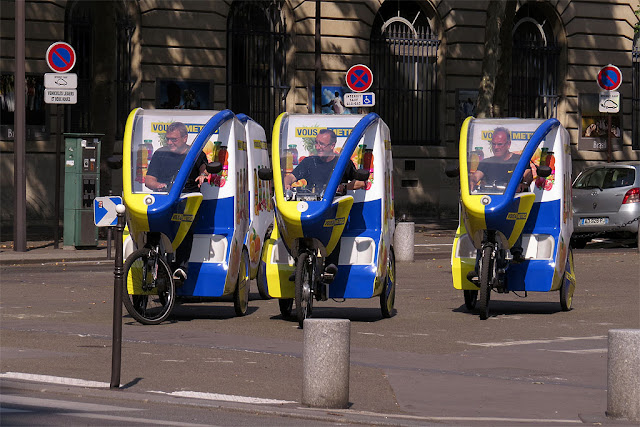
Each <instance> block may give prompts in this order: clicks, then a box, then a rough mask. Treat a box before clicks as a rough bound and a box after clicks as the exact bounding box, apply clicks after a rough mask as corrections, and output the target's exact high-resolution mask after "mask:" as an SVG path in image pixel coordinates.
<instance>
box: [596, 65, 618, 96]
mask: <svg viewBox="0 0 640 427" xmlns="http://www.w3.org/2000/svg"><path fill="white" fill-rule="evenodd" d="M597 82H598V85H599V86H600V87H601V88H602V89H604V90H616V89H618V88H619V87H620V85H621V84H622V71H620V68H618V67H616V66H615V65H611V64H609V65H607V66H605V67H602V69H601V70H600V72H599V73H598V78H597Z"/></svg>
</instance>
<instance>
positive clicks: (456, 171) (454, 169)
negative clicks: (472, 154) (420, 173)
mask: <svg viewBox="0 0 640 427" xmlns="http://www.w3.org/2000/svg"><path fill="white" fill-rule="evenodd" d="M444 173H445V175H447V176H448V177H449V178H456V177H458V176H460V165H449V166H447V167H446V168H445V169H444Z"/></svg>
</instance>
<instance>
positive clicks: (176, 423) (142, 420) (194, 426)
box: [59, 412, 215, 427]
mask: <svg viewBox="0 0 640 427" xmlns="http://www.w3.org/2000/svg"><path fill="white" fill-rule="evenodd" d="M59 415H66V416H72V417H78V418H90V419H97V420H109V421H123V422H127V423H140V424H146V425H158V426H189V427H203V426H212V427H215V426H214V425H213V424H191V423H185V422H182V421H164V420H158V419H150V418H134V417H118V416H116V415H104V414H79V413H74V412H71V413H65V412H63V413H60V414H59Z"/></svg>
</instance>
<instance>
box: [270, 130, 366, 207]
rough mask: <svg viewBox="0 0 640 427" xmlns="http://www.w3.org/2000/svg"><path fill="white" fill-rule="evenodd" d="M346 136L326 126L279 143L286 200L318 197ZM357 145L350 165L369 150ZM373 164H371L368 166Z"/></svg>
mask: <svg viewBox="0 0 640 427" xmlns="http://www.w3.org/2000/svg"><path fill="white" fill-rule="evenodd" d="M345 140H346V137H342V138H338V137H337V136H336V134H335V133H334V132H333V131H331V130H328V129H319V130H317V131H316V135H311V136H302V137H300V138H294V140H292V141H291V140H290V141H286V143H282V144H281V146H280V165H281V168H282V179H283V183H284V185H283V188H284V191H285V194H284V196H285V199H287V200H306V201H313V200H321V199H322V196H323V195H324V191H325V189H326V187H327V184H328V183H329V180H330V178H331V176H332V175H333V171H334V169H335V167H336V164H337V163H338V159H339V157H340V155H341V152H342V146H343V144H344V142H345ZM369 151H372V150H367V149H366V148H365V146H364V144H362V145H360V146H359V147H358V148H357V149H356V150H355V152H354V153H353V156H352V159H351V160H352V165H353V168H351V167H349V166H348V169H356V168H357V167H361V166H362V162H363V161H364V158H365V157H366V154H367V153H369ZM369 157H371V161H370V163H371V164H372V165H373V156H372V155H370V156H369ZM371 168H373V166H371Z"/></svg>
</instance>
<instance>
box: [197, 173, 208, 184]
mask: <svg viewBox="0 0 640 427" xmlns="http://www.w3.org/2000/svg"><path fill="white" fill-rule="evenodd" d="M209 175H210V174H208V173H206V172H205V173H203V174H202V175H198V177H197V178H196V182H197V183H198V188H200V186H202V184H204V182H205V181H208V180H209Z"/></svg>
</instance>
